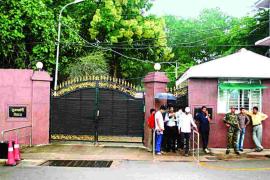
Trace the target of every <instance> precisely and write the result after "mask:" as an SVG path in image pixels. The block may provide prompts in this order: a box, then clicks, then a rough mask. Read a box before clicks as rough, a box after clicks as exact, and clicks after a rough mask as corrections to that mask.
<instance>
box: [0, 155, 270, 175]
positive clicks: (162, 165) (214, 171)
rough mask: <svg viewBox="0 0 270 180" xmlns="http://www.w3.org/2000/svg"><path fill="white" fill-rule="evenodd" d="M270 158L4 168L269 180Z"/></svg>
mask: <svg viewBox="0 0 270 180" xmlns="http://www.w3.org/2000/svg"><path fill="white" fill-rule="evenodd" d="M269 176H270V160H256V161H255V160H254V161H251V160H249V161H218V162H206V163H201V164H199V165H198V164H196V163H194V162H153V161H120V162H118V164H117V165H116V166H113V167H111V168H77V167H75V168H74V167H48V166H35V167H0V179H1V180H43V179H44V180H58V179H59V180H87V179H91V180H92V179H93V180H96V179H97V180H103V179H104V180H114V179H117V180H125V179H127V180H169V179H173V180H180V179H181V180H185V179H187V180H193V179H195V180H197V179H198V180H204V179H207V180H217V179H218V180H223V179H224V180H228V179H237V180H241V179H243V180H248V179H254V180H257V179H258V180H259V179H262V180H266V179H269Z"/></svg>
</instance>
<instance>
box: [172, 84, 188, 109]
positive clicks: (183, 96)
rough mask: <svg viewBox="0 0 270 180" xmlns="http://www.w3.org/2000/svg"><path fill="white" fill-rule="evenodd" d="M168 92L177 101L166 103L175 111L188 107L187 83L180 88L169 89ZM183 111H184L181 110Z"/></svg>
mask: <svg viewBox="0 0 270 180" xmlns="http://www.w3.org/2000/svg"><path fill="white" fill-rule="evenodd" d="M169 91H170V92H171V93H172V94H174V95H175V96H176V97H177V99H176V101H169V102H168V103H170V104H173V105H174V106H175V107H176V109H177V110H178V109H179V108H182V109H183V108H185V107H187V106H188V87H187V83H184V84H183V85H182V86H181V87H177V88H173V89H169ZM183 110H184V109H183Z"/></svg>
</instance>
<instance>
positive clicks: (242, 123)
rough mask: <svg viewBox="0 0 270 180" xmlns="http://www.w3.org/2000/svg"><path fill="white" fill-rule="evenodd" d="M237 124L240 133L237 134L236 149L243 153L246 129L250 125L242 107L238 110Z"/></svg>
mask: <svg viewBox="0 0 270 180" xmlns="http://www.w3.org/2000/svg"><path fill="white" fill-rule="evenodd" d="M238 123H239V128H240V131H239V133H238V138H237V146H236V149H237V151H241V152H243V146H244V139H245V133H246V127H247V125H248V124H249V123H250V118H249V117H248V116H247V115H246V113H245V108H243V107H241V108H240V113H239V114H238Z"/></svg>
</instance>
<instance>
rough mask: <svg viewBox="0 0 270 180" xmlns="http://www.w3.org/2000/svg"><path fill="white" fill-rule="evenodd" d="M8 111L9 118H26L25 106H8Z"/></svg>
mask: <svg viewBox="0 0 270 180" xmlns="http://www.w3.org/2000/svg"><path fill="white" fill-rule="evenodd" d="M8 109H9V110H8V116H9V117H10V118H26V106H9V108H8Z"/></svg>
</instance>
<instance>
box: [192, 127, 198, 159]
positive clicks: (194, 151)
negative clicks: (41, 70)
mask: <svg viewBox="0 0 270 180" xmlns="http://www.w3.org/2000/svg"><path fill="white" fill-rule="evenodd" d="M192 156H193V158H194V160H196V161H197V162H200V133H199V132H198V131H196V130H193V131H192Z"/></svg>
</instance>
